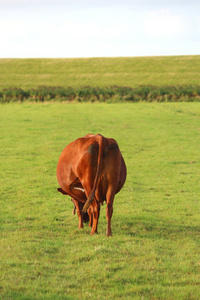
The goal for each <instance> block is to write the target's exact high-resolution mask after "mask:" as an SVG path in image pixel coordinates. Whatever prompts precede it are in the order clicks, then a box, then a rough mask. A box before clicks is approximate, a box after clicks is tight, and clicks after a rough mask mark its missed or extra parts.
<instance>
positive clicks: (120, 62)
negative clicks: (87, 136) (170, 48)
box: [0, 55, 200, 90]
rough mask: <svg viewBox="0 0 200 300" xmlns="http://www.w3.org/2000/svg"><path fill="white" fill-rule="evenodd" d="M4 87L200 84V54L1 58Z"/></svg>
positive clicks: (1, 79) (1, 77)
mask: <svg viewBox="0 0 200 300" xmlns="http://www.w3.org/2000/svg"><path fill="white" fill-rule="evenodd" d="M0 70H1V72H0V90H1V89H3V88H8V87H20V88H23V89H26V88H35V87H38V86H41V85H46V86H63V87H68V86H71V87H77V86H85V85H90V86H110V85H119V86H130V87H137V86H138V85H156V86H160V85H185V84H186V85H194V84H199V77H200V56H199V55H198V56H171V57H167V56H166V57H119V58H82V59H77V58H74V59H0Z"/></svg>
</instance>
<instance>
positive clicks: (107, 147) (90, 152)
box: [57, 134, 127, 236]
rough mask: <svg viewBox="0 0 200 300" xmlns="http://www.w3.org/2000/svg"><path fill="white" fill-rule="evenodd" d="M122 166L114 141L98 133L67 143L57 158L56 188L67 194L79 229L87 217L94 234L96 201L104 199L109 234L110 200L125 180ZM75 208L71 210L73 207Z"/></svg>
mask: <svg viewBox="0 0 200 300" xmlns="http://www.w3.org/2000/svg"><path fill="white" fill-rule="evenodd" d="M126 174H127V171H126V165H125V162H124V159H123V157H122V154H121V152H120V150H119V146H118V144H117V142H116V141H115V140H114V139H112V138H105V137H103V136H102V135H101V134H96V135H94V134H87V135H86V136H84V137H81V138H78V139H76V140H75V141H73V142H71V143H70V144H69V145H67V146H66V147H65V148H64V150H63V152H62V153H61V156H60V158H59V160H58V165H57V179H58V183H59V185H60V188H58V189H57V190H58V191H59V192H61V193H62V194H64V195H69V196H70V197H71V200H72V201H73V203H74V205H75V206H74V207H75V208H76V210H77V214H78V218H79V228H83V221H84V220H85V219H88V220H89V226H91V227H92V229H91V233H90V234H91V235H93V234H94V233H97V225H98V219H99V214H100V204H103V202H104V201H106V204H107V206H106V218H107V232H106V235H107V236H111V235H112V231H111V217H112V213H113V201H114V197H115V194H117V193H118V192H119V191H120V190H121V188H122V187H123V185H124V183H125V180H126ZM74 211H75V209H74Z"/></svg>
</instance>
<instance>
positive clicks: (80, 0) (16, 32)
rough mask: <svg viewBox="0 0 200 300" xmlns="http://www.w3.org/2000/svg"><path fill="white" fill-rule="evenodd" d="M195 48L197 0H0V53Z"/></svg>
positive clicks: (199, 40)
mask: <svg viewBox="0 0 200 300" xmlns="http://www.w3.org/2000/svg"><path fill="white" fill-rule="evenodd" d="M196 54H198V55H199V54H200V0H132V1H131V0H107V1H106V0H0V57H1V58H33V57H56V58H59V57H104V56H107V57H111V56H152V55H153V56H154V55H155V56H157V55H196Z"/></svg>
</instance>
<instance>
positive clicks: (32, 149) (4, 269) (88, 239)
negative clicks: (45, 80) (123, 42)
mask: <svg viewBox="0 0 200 300" xmlns="http://www.w3.org/2000/svg"><path fill="white" fill-rule="evenodd" d="M26 72H27V71H26ZM0 108H1V109H0V128H1V130H0V156H1V160H0V165H1V166H0V207H1V209H0V226H1V227H0V229H1V239H0V253H1V255H0V270H1V271H0V279H1V280H0V298H1V299H6V300H22V299H24V300H25V299H28V300H36V299H38V300H40V299H48V300H50V299H52V300H54V299H60V300H63V299H74V300H77V299H81V300H82V299H85V300H86V299H95V300H96V299H181V300H182V299H194V300H196V299H200V289H199V287H200V277H199V274H200V205H199V204H200V203H199V195H200V185H199V182H200V172H199V169H200V147H199V134H200V103H151V104H149V103H124V104H122V103H118V104H106V103H93V104H89V103H71V104H65V103H53V104H52V103H37V104H36V103H28V102H27V103H20V104H19V103H18V104H17V103H14V104H10V103H9V104H6V105H1V107H0ZM86 133H101V134H103V135H104V136H106V137H113V138H115V139H116V140H117V142H118V144H119V146H120V149H121V151H122V153H123V156H124V158H125V161H126V164H127V170H128V176H127V181H126V183H125V186H124V188H123V189H122V190H121V192H120V193H119V194H118V195H116V197H115V201H114V214H113V218H112V229H113V237H112V238H107V237H106V235H105V234H106V217H105V205H104V206H102V207H101V216H100V220H99V227H98V229H99V234H98V235H94V236H90V235H89V233H90V229H89V228H88V227H87V226H86V227H85V228H84V229H83V230H79V229H78V219H77V216H73V215H72V208H73V205H72V202H71V201H70V198H67V197H65V196H62V195H61V194H60V193H58V192H57V190H56V188H57V187H58V183H57V179H56V165H57V161H58V158H59V156H60V154H61V151H62V150H63V148H64V147H65V146H66V144H68V143H69V142H71V141H72V140H74V139H75V138H77V137H80V136H83V135H85V134H86Z"/></svg>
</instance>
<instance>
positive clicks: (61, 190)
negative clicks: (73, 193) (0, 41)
mask: <svg viewBox="0 0 200 300" xmlns="http://www.w3.org/2000/svg"><path fill="white" fill-rule="evenodd" d="M57 191H58V192H60V193H62V194H63V195H67V193H66V192H65V191H64V190H63V189H61V188H58V189H57Z"/></svg>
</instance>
